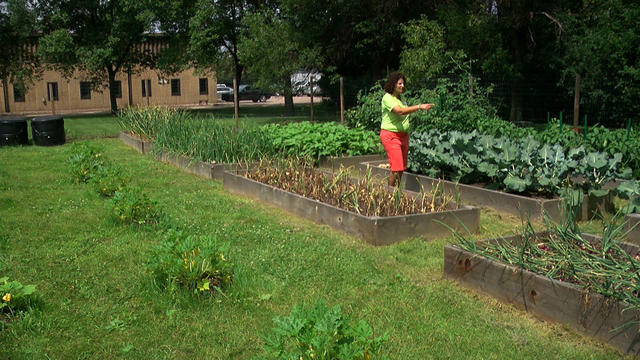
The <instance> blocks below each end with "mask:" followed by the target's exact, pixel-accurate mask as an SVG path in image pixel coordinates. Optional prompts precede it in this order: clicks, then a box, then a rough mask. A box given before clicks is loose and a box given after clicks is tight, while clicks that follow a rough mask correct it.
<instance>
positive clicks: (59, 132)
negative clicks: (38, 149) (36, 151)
mask: <svg viewBox="0 0 640 360" xmlns="http://www.w3.org/2000/svg"><path fill="white" fill-rule="evenodd" d="M31 135H32V136H33V143H34V144H36V145H40V146H53V145H62V144H64V141H65V137H64V119H63V118H62V116H57V115H51V116H43V117H39V118H33V119H31Z"/></svg>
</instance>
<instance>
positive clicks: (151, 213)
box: [110, 186, 162, 224]
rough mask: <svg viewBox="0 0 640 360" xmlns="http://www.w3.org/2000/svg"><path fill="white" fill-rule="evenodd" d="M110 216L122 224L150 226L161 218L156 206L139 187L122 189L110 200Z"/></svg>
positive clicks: (160, 212)
mask: <svg viewBox="0 0 640 360" xmlns="http://www.w3.org/2000/svg"><path fill="white" fill-rule="evenodd" d="M110 201H111V204H112V214H113V215H114V216H115V217H116V218H117V219H118V220H119V221H120V222H123V223H134V224H150V223H155V222H158V221H159V220H160V218H161V217H162V211H161V210H160V209H159V208H158V204H157V203H156V202H155V201H153V200H151V199H149V197H148V196H147V194H145V193H144V192H143V191H142V189H141V188H140V187H130V186H128V187H124V188H123V189H122V190H118V191H116V192H115V193H114V194H113V197H112V198H111V200H110Z"/></svg>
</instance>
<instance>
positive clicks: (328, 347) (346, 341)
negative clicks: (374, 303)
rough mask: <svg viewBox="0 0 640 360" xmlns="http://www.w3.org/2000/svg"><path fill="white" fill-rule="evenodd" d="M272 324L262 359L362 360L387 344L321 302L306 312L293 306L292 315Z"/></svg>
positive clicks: (363, 324) (361, 323) (384, 337)
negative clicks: (273, 326) (274, 325)
mask: <svg viewBox="0 0 640 360" xmlns="http://www.w3.org/2000/svg"><path fill="white" fill-rule="evenodd" d="M273 321H274V323H275V324H276V327H275V328H273V330H272V331H271V333H270V334H266V335H263V336H262V337H263V339H264V354H263V355H262V357H261V358H263V359H296V360H297V359H305V360H322V359H326V360H334V359H336V360H360V359H362V360H364V359H370V358H373V357H374V356H375V355H376V354H377V352H378V351H379V349H380V348H381V346H382V344H383V343H384V342H385V341H387V340H388V335H387V334H384V335H382V336H379V337H375V336H374V334H373V330H372V329H371V326H369V324H367V323H366V322H365V321H364V320H361V321H359V322H355V321H352V319H351V318H350V317H349V316H346V315H344V314H343V313H342V310H341V309H340V307H339V306H334V307H332V308H329V307H328V306H327V304H326V303H325V302H324V301H323V300H322V299H320V300H318V302H316V304H315V305H313V306H311V307H309V308H306V307H301V306H297V305H296V306H294V307H293V309H292V310H291V314H289V315H288V316H284V317H275V318H274V319H273Z"/></svg>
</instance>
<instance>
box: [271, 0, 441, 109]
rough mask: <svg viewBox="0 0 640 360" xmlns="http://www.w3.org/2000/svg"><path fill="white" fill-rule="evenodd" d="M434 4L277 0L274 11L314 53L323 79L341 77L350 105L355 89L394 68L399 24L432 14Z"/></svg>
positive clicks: (382, 0) (409, 0)
mask: <svg viewBox="0 0 640 360" xmlns="http://www.w3.org/2000/svg"><path fill="white" fill-rule="evenodd" d="M434 3H437V2H436V1H412V0H394V1H389V0H354V1H343V0H325V1H316V0H281V1H280V11H282V13H283V15H282V16H283V18H284V19H286V21H287V22H288V23H289V24H290V26H291V27H292V28H293V29H294V30H293V31H294V32H295V33H296V34H298V35H299V39H300V45H301V46H303V47H305V48H314V47H317V48H319V51H320V53H321V54H322V59H323V64H322V67H321V68H322V72H323V73H324V75H325V76H323V80H325V79H333V80H334V81H335V80H337V78H338V77H339V76H344V77H346V78H347V81H345V91H346V92H347V98H346V101H347V102H348V103H349V102H353V101H354V100H355V95H356V93H357V90H360V89H363V88H369V87H370V86H371V85H372V84H373V82H375V81H377V80H379V79H380V78H383V77H386V75H387V72H388V71H389V70H393V69H397V68H398V65H399V54H400V52H401V50H402V44H403V41H402V39H401V37H400V25H401V24H403V23H406V22H408V21H410V20H412V19H417V18H420V16H421V15H423V14H431V13H433V9H434V5H433V4H434ZM323 90H330V89H329V88H327V89H325V88H323ZM336 91H337V90H336ZM329 94H330V95H332V96H334V97H335V96H336V95H337V93H335V92H334V93H333V94H331V93H329Z"/></svg>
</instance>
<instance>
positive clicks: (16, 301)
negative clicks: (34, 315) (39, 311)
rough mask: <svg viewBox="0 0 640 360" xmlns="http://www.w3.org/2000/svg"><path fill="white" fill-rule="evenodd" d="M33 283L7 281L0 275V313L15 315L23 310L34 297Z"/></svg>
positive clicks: (6, 278) (34, 288)
mask: <svg viewBox="0 0 640 360" xmlns="http://www.w3.org/2000/svg"><path fill="white" fill-rule="evenodd" d="M35 291H36V286H35V285H22V284H21V283H20V282H19V281H15V280H14V281H9V278H8V277H6V276H5V277H0V313H9V314H11V315H16V314H17V313H18V312H20V311H25V310H27V309H28V308H29V306H30V305H31V304H32V303H33V300H34V299H35Z"/></svg>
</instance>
